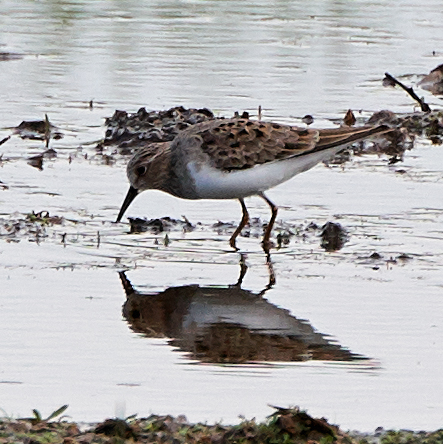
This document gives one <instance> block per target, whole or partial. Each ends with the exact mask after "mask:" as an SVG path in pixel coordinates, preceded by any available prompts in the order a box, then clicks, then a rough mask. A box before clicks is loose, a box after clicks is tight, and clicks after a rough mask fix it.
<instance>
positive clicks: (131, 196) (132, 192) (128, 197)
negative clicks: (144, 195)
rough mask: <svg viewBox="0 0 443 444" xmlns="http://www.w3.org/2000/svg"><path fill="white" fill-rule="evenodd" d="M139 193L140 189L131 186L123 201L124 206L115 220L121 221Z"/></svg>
mask: <svg viewBox="0 0 443 444" xmlns="http://www.w3.org/2000/svg"><path fill="white" fill-rule="evenodd" d="M137 194H138V190H136V189H135V188H134V187H132V186H131V187H129V191H128V194H126V197H125V200H124V201H123V204H122V207H121V208H120V212H119V213H118V216H117V220H116V221H115V222H120V221H121V219H122V217H123V215H124V214H125V211H126V210H127V209H128V207H129V205H131V203H132V201H133V200H134V199H135V198H136V196H137Z"/></svg>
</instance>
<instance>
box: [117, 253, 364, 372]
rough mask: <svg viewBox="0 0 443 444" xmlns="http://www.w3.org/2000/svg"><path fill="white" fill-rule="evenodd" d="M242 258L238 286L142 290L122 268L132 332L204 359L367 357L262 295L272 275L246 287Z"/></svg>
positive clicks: (126, 312)
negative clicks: (264, 281)
mask: <svg viewBox="0 0 443 444" xmlns="http://www.w3.org/2000/svg"><path fill="white" fill-rule="evenodd" d="M241 257H242V259H241V260H240V276H239V279H238V281H237V283H236V284H234V285H225V286H220V285H217V286H200V285H184V286H178V287H169V288H167V289H166V290H164V291H160V292H149V293H141V292H138V291H137V290H135V289H134V287H133V286H132V284H131V282H130V281H129V279H128V278H127V276H126V273H125V272H124V271H122V272H119V275H120V279H121V282H122V285H123V288H124V290H125V293H126V301H125V303H124V305H123V316H124V318H125V319H126V321H127V322H128V324H129V326H130V328H131V329H132V330H133V331H134V332H136V333H141V334H143V335H144V336H146V337H149V338H168V340H169V343H170V344H171V345H173V346H174V347H176V348H177V349H178V350H180V351H182V352H185V353H186V354H187V356H188V357H189V358H190V359H193V360H198V361H200V362H209V363H229V364H245V363H252V362H266V361H273V362H278V361H285V362H289V361H308V360H320V361H348V362H349V361H361V360H366V359H367V358H365V357H364V356H361V355H358V354H354V353H352V352H351V351H349V350H348V349H346V348H344V347H342V346H341V345H340V344H338V343H337V342H336V341H334V340H331V337H330V336H329V335H324V334H322V333H320V332H318V331H316V330H315V329H314V328H313V327H312V326H311V325H310V323H309V322H308V321H307V320H303V319H298V318H296V317H295V316H293V315H292V314H291V313H290V312H289V311H288V310H285V309H283V308H280V307H277V306H276V305H274V304H271V303H270V302H269V301H267V300H266V299H265V298H264V297H263V296H264V295H265V293H266V292H267V291H268V290H269V289H270V288H271V287H272V285H273V283H272V279H273V276H270V281H269V283H268V284H267V285H266V286H265V287H264V288H263V290H261V291H260V292H259V293H253V292H252V291H249V290H244V289H242V288H241V284H242V281H243V278H244V276H245V274H246V271H247V267H246V265H245V263H244V256H241ZM274 279H275V278H274ZM149 280H150V281H152V279H151V278H149Z"/></svg>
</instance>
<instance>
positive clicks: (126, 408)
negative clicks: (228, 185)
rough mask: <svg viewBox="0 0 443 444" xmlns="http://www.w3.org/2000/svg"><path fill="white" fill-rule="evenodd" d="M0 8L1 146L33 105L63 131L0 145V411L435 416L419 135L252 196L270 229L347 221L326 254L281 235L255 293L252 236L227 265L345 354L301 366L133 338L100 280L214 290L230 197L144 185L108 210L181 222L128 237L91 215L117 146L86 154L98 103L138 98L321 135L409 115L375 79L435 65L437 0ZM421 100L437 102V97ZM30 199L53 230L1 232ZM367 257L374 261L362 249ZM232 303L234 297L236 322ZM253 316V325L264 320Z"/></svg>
mask: <svg viewBox="0 0 443 444" xmlns="http://www.w3.org/2000/svg"><path fill="white" fill-rule="evenodd" d="M1 7H2V14H1V16H0V30H1V32H0V52H5V53H10V54H13V55H16V56H13V57H12V56H11V57H10V58H8V59H7V60H4V61H0V93H1V97H2V110H1V111H0V117H1V120H0V126H1V127H2V129H1V130H0V140H1V139H3V138H4V137H7V136H8V135H10V134H11V130H10V129H9V128H10V127H14V126H17V125H18V124H19V123H20V122H21V121H22V120H40V119H43V118H44V115H45V114H47V115H48V117H49V119H50V120H51V122H52V123H53V124H54V125H56V126H57V127H58V129H59V130H60V131H61V132H62V133H63V134H64V137H63V139H60V140H52V141H51V142H50V146H51V148H53V149H54V150H56V151H57V157H56V158H54V159H47V160H45V161H44V164H43V170H41V171H40V170H38V169H36V168H33V167H32V166H30V165H29V164H28V163H27V159H28V157H30V156H33V155H35V154H38V153H41V152H43V151H44V150H45V147H44V143H43V142H42V141H32V140H21V139H20V138H19V137H18V136H13V137H11V139H10V140H8V141H7V142H5V143H4V144H3V145H1V146H0V154H2V156H3V157H2V163H1V166H2V168H1V169H0V174H1V175H0V180H1V181H2V182H3V184H4V185H5V187H2V189H0V204H1V207H0V213H1V214H0V217H1V219H2V226H3V229H2V232H1V239H0V269H1V272H0V288H1V290H0V306H1V310H0V313H1V314H0V317H1V320H0V338H1V339H0V357H1V359H0V393H1V404H0V407H1V408H2V409H4V410H5V411H6V412H7V413H8V414H13V415H22V416H25V415H29V414H30V411H31V409H32V408H38V409H39V410H41V411H42V412H43V414H45V413H47V414H49V413H50V412H52V411H53V410H55V409H56V408H57V407H59V406H61V405H62V404H66V403H68V404H69V405H70V407H69V410H68V412H67V413H69V414H70V415H72V417H73V418H74V419H76V420H87V421H94V420H101V419H103V418H104V417H105V416H113V415H115V414H123V415H125V414H126V415H129V414H133V413H138V414H139V415H142V416H145V415H148V414H149V413H151V412H154V413H157V414H162V413H171V414H174V415H178V414H182V413H184V414H186V415H187V416H188V419H190V420H191V421H205V420H207V421H219V420H221V421H223V422H237V418H238V415H245V416H246V417H248V418H252V417H256V418H259V419H262V418H264V417H265V416H266V415H268V414H270V413H271V409H270V408H269V407H268V406H267V405H268V404H273V405H280V406H287V405H299V406H300V407H301V408H305V409H308V411H309V413H310V414H312V415H314V416H325V417H327V418H328V419H330V420H331V421H333V422H336V423H338V424H340V425H341V426H343V427H345V428H359V429H362V430H372V429H374V428H375V427H377V426H384V427H407V428H412V429H422V428H423V429H435V428H437V427H440V426H441V413H442V411H443V405H442V399H443V396H442V395H443V392H442V387H443V384H442V382H443V381H442V375H441V368H442V366H443V358H442V354H441V350H442V348H443V330H442V324H441V319H442V315H443V312H442V311H443V308H442V296H443V293H442V291H443V290H442V289H443V278H442V276H443V274H442V272H441V270H442V266H443V258H442V251H443V248H442V247H443V225H442V223H443V207H442V203H441V195H442V191H443V190H442V189H441V187H442V185H441V184H442V180H441V179H442V177H443V164H442V161H441V155H440V151H441V148H440V147H439V146H432V145H430V144H429V143H428V142H427V141H424V140H418V141H417V143H416V147H415V148H414V150H412V151H410V152H407V153H406V155H405V159H404V162H403V163H400V164H395V165H393V166H388V159H387V158H385V157H380V158H379V157H376V156H366V157H362V158H355V159H353V160H352V161H351V162H348V163H346V164H345V165H344V166H336V167H331V168H326V167H325V166H323V165H320V166H318V167H316V168H315V169H313V170H312V171H310V172H308V173H306V174H303V175H301V176H299V177H297V178H295V179H293V180H292V181H290V182H288V183H286V184H283V185H281V186H279V187H278V188H276V189H275V190H272V191H270V192H269V197H270V198H271V199H272V200H273V201H275V202H276V203H277V204H278V205H279V206H280V213H279V217H278V223H277V227H287V226H290V227H292V228H293V229H294V230H304V229H305V228H306V227H307V226H308V225H309V224H310V223H311V222H314V223H315V224H317V225H319V226H321V225H322V224H324V223H325V222H327V221H335V222H339V223H340V224H341V225H342V226H344V227H345V228H346V230H347V231H348V234H349V240H348V242H347V243H346V244H345V247H344V248H343V249H342V250H340V251H339V252H336V253H326V252H325V251H324V250H323V249H322V248H321V247H320V240H319V239H318V237H317V236H316V235H314V234H309V233H307V236H306V237H305V238H304V240H303V238H302V237H301V236H295V237H294V238H292V240H291V242H290V244H289V245H288V246H287V247H285V248H282V249H280V250H276V251H274V252H273V255H272V258H273V263H274V269H275V273H276V278H277V283H276V285H275V286H273V287H272V288H270V289H267V290H266V288H267V284H268V282H269V274H268V269H267V267H266V264H265V258H264V256H263V253H262V251H261V249H260V245H259V240H258V239H257V238H255V237H254V236H252V237H250V238H244V237H242V238H240V239H239V246H240V248H241V250H242V252H244V253H245V254H246V264H247V265H248V271H247V273H246V275H245V277H244V280H243V283H242V286H241V290H242V291H244V292H246V293H241V292H240V291H238V292H237V295H239V294H240V295H242V297H246V296H245V294H247V298H250V297H254V298H258V297H261V298H262V299H261V300H260V302H257V300H258V299H257V300H256V299H253V301H255V302H254V304H256V305H257V304H259V305H260V307H262V306H263V307H266V311H268V310H269V311H268V312H269V313H271V314H272V316H274V315H276V316H283V318H278V319H285V322H288V323H289V324H290V325H292V326H294V325H295V322H296V321H301V323H302V324H300V325H303V328H308V329H309V332H311V330H310V329H312V334H313V335H314V337H315V338H317V339H318V340H321V341H326V342H328V343H331V344H335V346H336V347H338V348H339V349H342V350H346V351H347V352H348V353H352V354H355V355H358V356H360V357H364V358H365V359H357V360H350V361H343V360H338V359H336V357H332V358H333V359H326V357H325V356H324V355H323V356H322V359H315V358H313V356H314V355H313V354H312V353H313V352H312V349H309V350H310V351H309V352H306V349H304V351H303V352H302V353H301V355H302V357H303V358H304V360H298V361H297V360H291V361H281V360H275V361H272V360H271V361H269V360H268V361H260V362H257V363H255V364H246V363H241V364H239V363H236V364H233V363H230V364H227V363H225V364H216V363H214V362H205V363H202V359H200V360H199V359H196V355H192V354H191V355H190V353H189V347H188V348H186V347H185V346H184V345H183V342H179V343H177V342H175V343H171V342H170V341H171V339H173V338H171V336H168V334H166V333H167V332H166V333H164V332H160V333H161V334H155V335H154V334H151V335H149V334H147V333H146V331H135V330H137V329H134V324H133V323H131V320H130V319H128V316H127V315H126V316H125V311H124V307H123V306H124V304H125V302H126V292H125V289H124V287H123V286H122V282H121V279H120V277H119V274H118V272H119V271H121V270H123V269H125V270H127V271H126V276H127V278H128V279H129V281H130V282H131V284H132V285H133V287H134V289H135V290H136V291H137V292H138V293H140V294H150V295H153V294H157V295H159V294H160V295H161V294H163V295H164V294H165V292H168V291H169V293H171V292H175V291H176V290H175V289H177V288H182V287H189V286H193V287H192V288H194V289H195V288H198V289H199V290H198V291H203V292H206V293H204V294H207V292H209V291H213V290H212V289H214V288H220V289H229V288H233V287H232V285H234V284H236V282H237V280H238V277H239V274H240V265H239V260H240V257H239V255H238V254H237V253H233V252H231V251H229V249H228V246H227V239H228V237H229V236H228V235H227V234H224V233H220V234H218V233H217V232H216V231H215V230H214V229H213V228H212V224H213V223H214V222H217V221H219V220H221V221H225V222H229V223H234V222H236V221H237V220H239V218H240V208H239V205H238V203H236V202H231V201H227V202H222V203H220V202H211V201H202V202H187V201H181V200H178V199H175V198H173V197H171V196H167V195H164V194H162V193H159V192H152V193H144V194H143V195H142V196H140V197H139V198H138V199H137V200H136V201H135V202H134V204H133V205H132V206H131V208H130V210H129V212H128V215H130V216H140V217H148V218H153V217H163V216H169V217H172V218H176V219H180V218H181V217H182V215H185V216H186V217H187V218H188V219H189V220H190V221H191V222H192V223H194V224H197V223H198V222H200V223H201V225H198V229H196V230H194V231H192V232H190V233H183V232H181V231H180V230H176V231H173V232H171V233H169V234H168V236H169V238H170V241H171V243H170V244H169V245H168V246H165V245H164V242H163V241H164V234H160V235H153V234H149V233H145V234H141V235H135V234H134V235H129V234H128V227H127V226H125V225H123V224H119V225H115V224H113V223H112V221H113V220H115V217H116V214H117V212H118V208H119V206H120V204H121V201H122V199H123V197H124V194H125V192H126V190H127V180H126V177H125V164H126V162H127V159H126V158H124V157H123V156H117V157H116V158H115V160H116V161H115V162H106V161H104V158H103V156H102V155H99V154H97V153H96V152H95V150H94V146H95V143H93V142H94V141H96V140H99V139H100V138H102V137H103V135H104V127H103V122H104V118H105V117H107V116H111V115H112V114H113V112H114V110H115V109H125V110H128V111H136V110H137V109H138V108H139V107H141V106H145V107H146V108H147V109H167V108H169V107H172V106H177V105H183V106H186V107H208V108H210V109H212V110H213V111H214V112H215V113H216V114H217V115H220V116H231V115H232V114H233V113H234V112H235V111H243V110H248V111H249V112H250V113H251V114H252V115H254V114H256V112H257V109H258V106H259V105H261V106H262V109H263V116H264V118H266V119H269V120H271V119H272V120H278V121H282V122H291V123H295V124H301V120H300V119H301V117H302V116H304V115H305V114H311V115H313V116H314V117H315V119H316V120H315V123H314V125H317V126H325V125H327V126H332V125H333V124H332V123H331V120H330V119H335V118H340V117H342V116H343V115H344V113H345V112H346V110H347V109H349V108H351V109H353V110H354V112H356V115H357V117H358V118H363V117H367V116H369V115H370V114H371V113H372V112H374V111H378V110H380V109H386V108H388V109H391V110H392V111H394V112H410V111H412V110H413V108H414V105H415V104H414V103H412V101H411V99H410V98H409V97H407V96H406V94H405V93H404V92H402V91H399V90H394V89H386V88H383V86H382V83H381V79H382V77H383V74H384V72H385V71H389V72H390V73H391V74H393V75H397V76H400V77H401V76H405V77H403V78H404V80H405V81H406V82H410V83H412V84H414V83H415V82H416V80H417V79H419V76H420V75H421V74H425V73H427V72H429V71H430V70H431V69H432V68H434V67H435V66H437V65H438V64H440V63H441V56H442V54H441V53H440V52H439V48H441V45H442V39H443V35H442V33H441V23H442V19H443V17H442V15H443V12H442V9H441V5H440V3H438V2H437V1H433V0H427V1H426V2H424V3H423V2H421V3H420V4H419V3H418V2H406V1H405V2H401V4H400V3H398V4H397V3H395V2H390V3H386V2H383V1H369V2H368V1H365V2H363V1H356V2H353V4H352V7H349V2H345V1H333V2H328V1H322V2H316V3H315V4H314V3H310V4H306V3H301V2H279V1H275V2H261V1H256V2H243V3H239V2H234V1H224V2H217V1H205V2H201V1H162V2H151V3H150V6H149V7H144V8H143V7H141V5H140V2H134V1H129V0H126V1H121V2H118V3H116V2H109V1H92V2H91V1H88V2H86V1H84V2H82V1H70V2H64V1H47V2H37V3H36V2H33V1H22V2H19V3H17V2H13V1H7V0H6V1H2V2H1ZM433 52H435V53H434V54H433ZM420 95H425V98H426V100H427V102H428V103H429V104H430V105H431V107H433V108H438V107H441V99H439V98H438V97H433V96H431V95H429V94H428V93H426V92H423V91H420ZM91 100H92V101H93V106H92V107H90V106H89V102H90V101H91ZM108 150H109V152H108V154H111V153H112V148H109V149H108ZM105 154H106V153H105ZM248 205H249V206H250V212H251V216H253V217H260V218H261V219H262V220H264V221H266V220H267V218H268V217H269V214H268V213H269V210H268V208H267V206H266V204H265V203H264V202H262V201H261V200H260V199H254V198H252V199H250V200H249V201H248ZM32 211H35V212H40V211H48V212H49V213H50V215H58V216H63V217H64V218H65V222H64V223H63V224H62V225H54V226H50V227H46V228H45V230H44V232H42V235H36V233H35V232H27V231H26V229H23V230H22V231H21V232H20V233H19V234H17V236H15V237H14V236H11V235H10V231H9V232H7V230H6V229H5V228H4V226H5V224H7V223H9V222H11V221H16V222H17V221H22V220H24V218H25V217H26V214H28V213H30V212H32ZM374 252H377V253H378V254H379V255H380V258H379V259H376V260H374V259H370V256H371V254H372V253H374ZM264 290H266V291H265V292H264V293H263V291H264ZM169 293H168V294H169ZM198 294H199V295H200V293H198ZM219 294H220V293H219ZM258 295H260V296H258ZM202 297H203V296H197V299H193V300H191V299H189V300H190V301H191V302H189V304H190V305H189V307H187V308H186V310H185V311H184V313H185V315H184V316H183V317H182V318H180V319H184V321H183V323H184V324H186V325H188V326H189V325H190V324H192V322H197V321H196V319H197V320H199V319H202V317H203V318H204V319H208V316H209V314H208V312H209V311H210V310H209V309H211V310H212V311H211V313H218V315H220V313H222V317H223V318H224V319H225V318H227V317H229V316H231V317H232V319H234V321H235V323H237V324H238V323H240V320H239V319H238V317H239V316H240V315H239V313H241V310H243V308H241V309H240V308H238V307H240V306H241V307H243V305H241V304H239V303H238V302H236V304H237V305H235V304H233V303H232V300H231V304H225V303H224V302H223V303H222V302H220V301H218V302H217V301H216V302H217V303H213V302H214V300H213V299H212V300H211V301H212V303H213V304H212V305H211V304H207V303H205V302H204V299H203V302H202V299H201V298H202ZM180 300H181V299H180V298H179V301H180ZM227 309H228V310H230V314H229V316H228V315H227V312H226V310H227ZM251 312H252V309H251V310H250V309H247V308H246V309H244V313H245V317H246V316H247V315H248V316H250V315H251ZM235 316H237V317H235ZM272 316H271V319H274V318H272ZM250 317H251V316H250ZM245 319H246V318H245ZM245 319H243V323H246V320H245ZM269 319H270V318H269V317H268V318H267V322H268V321H269ZM253 320H254V319H252V317H251V319H249V321H251V322H252V321H253ZM274 320H275V319H274ZM191 321H192V322H191ZM251 325H252V324H251ZM254 325H255V324H254ZM266 325H267V327H266V328H267V329H268V330H267V332H268V333H269V328H270V326H271V325H274V324H271V323H268V324H266ZM297 325H299V324H297ZM254 328H255V330H257V325H255V327H254ZM273 328H274V327H273ZM157 333H158V332H157ZM261 333H262V334H265V333H263V331H262V332H261ZM309 334H311V333H309ZM197 336H198V335H197ZM198 337H199V336H198ZM320 338H322V339H320ZM261 340H264V339H263V338H262V339H261ZM197 357H198V356H197ZM203 361H205V360H204V359H203ZM116 406H117V407H116Z"/></svg>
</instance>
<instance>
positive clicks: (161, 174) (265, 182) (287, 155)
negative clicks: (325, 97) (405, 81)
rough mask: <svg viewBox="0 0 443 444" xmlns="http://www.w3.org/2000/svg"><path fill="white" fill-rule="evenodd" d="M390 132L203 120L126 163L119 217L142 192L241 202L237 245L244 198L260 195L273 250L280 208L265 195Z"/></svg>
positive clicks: (265, 243) (266, 238)
mask: <svg viewBox="0 0 443 444" xmlns="http://www.w3.org/2000/svg"><path fill="white" fill-rule="evenodd" d="M386 130H387V127H385V126H376V127H373V126H363V127H360V128H334V129H323V130H316V129H302V128H297V127H294V126H289V125H280V124H277V123H269V122H260V121H252V120H248V119H242V118H234V119H226V120H225V119H217V120H212V121H207V122H203V123H200V124H197V125H194V126H192V127H190V128H189V129H187V130H184V131H182V132H181V133H179V134H178V135H177V136H176V137H175V139H174V140H173V141H172V142H166V143H159V144H151V145H149V146H147V147H144V148H141V149H140V150H139V151H137V152H136V154H135V155H134V156H133V157H132V159H131V160H130V161H129V164H128V178H129V182H130V185H131V186H130V188H129V191H128V194H127V196H126V198H125V200H124V202H123V205H122V207H121V209H120V212H119V214H118V217H117V222H119V221H120V220H121V218H122V217H123V214H124V213H125V211H126V209H127V208H128V207H129V205H130V204H131V202H132V201H133V200H134V198H135V197H136V196H137V194H138V193H140V192H141V191H144V190H149V189H157V190H161V191H165V192H166V193H169V194H172V195H173V196H176V197H181V198H184V199H238V200H239V201H240V204H241V207H242V210H243V218H242V220H241V222H240V225H239V226H238V228H237V229H236V230H235V232H234V234H233V235H232V237H231V239H230V245H231V246H232V247H233V248H236V245H235V241H236V238H237V236H238V235H239V233H240V232H241V230H242V229H243V227H244V226H245V225H246V224H247V223H248V220H249V215H248V211H247V209H246V205H245V202H244V198H245V197H248V196H252V195H257V196H260V197H262V198H263V199H264V200H265V201H266V203H267V204H268V205H269V206H270V208H271V212H272V216H271V219H270V221H269V223H268V226H267V228H266V231H265V234H264V237H263V247H264V249H265V251H266V252H269V247H270V242H269V237H270V234H271V230H272V226H273V224H274V221H275V218H276V216H277V207H276V206H275V205H274V204H273V203H272V202H271V201H270V200H269V199H268V198H267V197H266V196H265V194H264V191H266V190H267V189H269V188H272V187H274V186H276V185H278V184H280V183H282V182H285V181H286V180H288V179H290V178H291V177H293V176H295V175H296V174H299V173H301V172H303V171H306V170H308V169H310V168H312V167H313V166H314V165H316V164H317V163H319V162H321V161H323V160H326V159H328V158H330V157H331V156H332V155H334V154H336V153H337V152H338V151H340V150H341V149H343V148H344V147H345V146H346V145H348V144H350V143H352V142H355V141H358V140H362V139H365V138H367V137H369V136H372V135H374V134H377V133H381V132H384V131H386Z"/></svg>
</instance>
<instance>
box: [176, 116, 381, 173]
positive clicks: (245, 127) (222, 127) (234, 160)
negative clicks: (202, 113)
mask: <svg viewBox="0 0 443 444" xmlns="http://www.w3.org/2000/svg"><path fill="white" fill-rule="evenodd" d="M383 130H386V127H383V128H382V127H360V128H348V127H346V128H334V129H326V130H317V129H305V128H299V127H295V126H289V125H280V124H278V123H271V122H260V121H253V120H247V119H218V120H213V121H209V122H203V123H200V124H197V125H194V126H193V127H191V128H189V129H188V130H185V131H183V133H181V135H179V136H178V137H180V139H181V141H182V143H183V142H185V141H186V137H193V138H198V139H199V142H200V148H201V150H202V151H203V152H204V153H205V154H206V155H207V156H208V157H209V159H210V162H211V163H212V166H214V167H216V168H218V169H220V170H224V171H232V170H241V169H247V168H252V167H253V166H255V165H259V164H264V163H267V162H272V161H275V160H281V159H286V158H289V157H296V156H300V155H303V154H307V153H310V152H315V151H321V150H324V149H328V148H332V147H334V146H338V145H346V144H347V143H352V142H353V141H355V140H359V139H362V138H364V137H368V136H370V135H371V134H375V133H378V132H382V131H383Z"/></svg>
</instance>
